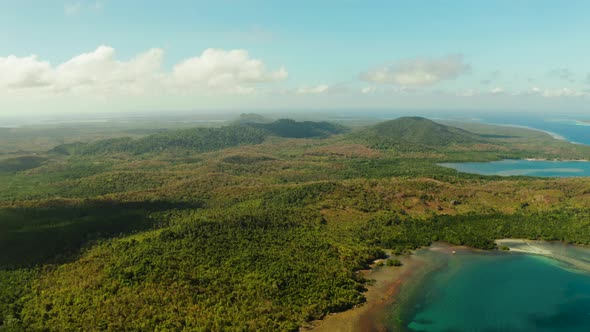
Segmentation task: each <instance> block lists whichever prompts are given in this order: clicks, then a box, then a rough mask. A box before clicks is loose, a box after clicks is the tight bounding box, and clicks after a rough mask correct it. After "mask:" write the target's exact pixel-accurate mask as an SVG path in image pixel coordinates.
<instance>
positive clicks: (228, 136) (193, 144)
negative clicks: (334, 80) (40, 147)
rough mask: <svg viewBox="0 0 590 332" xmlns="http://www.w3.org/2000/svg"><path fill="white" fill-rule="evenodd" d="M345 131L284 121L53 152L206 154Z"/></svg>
mask: <svg viewBox="0 0 590 332" xmlns="http://www.w3.org/2000/svg"><path fill="white" fill-rule="evenodd" d="M344 131H345V128H344V127H342V126H339V125H335V124H332V123H329V122H313V121H303V122H297V121H294V120H289V119H281V120H277V121H275V122H272V123H247V124H237V125H230V126H226V127H220V128H192V129H183V130H173V131H165V132H161V133H157V134H153V135H149V136H146V137H142V138H139V139H132V138H129V137H123V138H112V139H106V140H100V141H96V142H92V143H71V144H63V145H60V146H57V147H55V148H54V149H53V150H52V152H56V153H60V154H86V155H90V154H102V153H117V152H127V153H133V154H143V153H152V152H160V151H166V150H177V149H187V150H191V151H195V152H207V151H215V150H221V149H225V148H230V147H234V146H239V145H252V144H260V143H262V142H263V141H264V139H265V138H266V137H268V136H279V137H285V138H322V137H328V136H330V135H333V134H337V133H341V132H344Z"/></svg>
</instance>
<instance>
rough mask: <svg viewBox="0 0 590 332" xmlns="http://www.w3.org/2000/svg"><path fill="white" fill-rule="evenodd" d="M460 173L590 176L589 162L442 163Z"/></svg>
mask: <svg viewBox="0 0 590 332" xmlns="http://www.w3.org/2000/svg"><path fill="white" fill-rule="evenodd" d="M439 165H440V166H444V167H449V168H454V169H456V170H458V171H459V172H464V173H473V174H481V175H500V176H512V175H524V176H538V177H577V176H590V162H587V161H545V160H500V161H490V162H469V163H441V164H439ZM589 331H590V330H589Z"/></svg>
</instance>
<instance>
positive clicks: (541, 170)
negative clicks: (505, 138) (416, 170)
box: [439, 159, 590, 177]
mask: <svg viewBox="0 0 590 332" xmlns="http://www.w3.org/2000/svg"><path fill="white" fill-rule="evenodd" d="M439 165H440V166H444V167H449V168H454V169H456V170H457V171H459V172H463V173H473V174H481V175H500V176H513V175H526V176H538V177H578V176H590V162H587V161H548V160H513V159H507V160H500V161H490V162H469V163H440V164H439Z"/></svg>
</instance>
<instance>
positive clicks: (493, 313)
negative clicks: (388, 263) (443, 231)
mask: <svg viewBox="0 0 590 332" xmlns="http://www.w3.org/2000/svg"><path fill="white" fill-rule="evenodd" d="M505 244H508V245H509V246H510V247H513V248H514V250H513V251H512V252H498V251H496V252H489V251H487V252H486V251H476V250H470V249H465V248H450V247H445V246H436V245H435V246H434V247H433V248H429V249H423V250H420V251H418V252H417V253H416V255H418V256H421V257H422V258H424V259H427V260H429V261H430V262H431V271H430V272H428V273H426V274H425V276H424V277H422V278H421V279H422V280H419V281H415V282H416V286H415V287H410V288H408V289H407V291H406V294H402V295H403V296H402V297H403V298H404V300H403V301H404V303H403V304H402V305H401V306H398V307H396V308H395V310H392V313H391V315H390V317H389V322H388V324H387V325H389V327H391V328H392V329H399V328H400V327H402V328H403V329H406V330H408V331H482V332H488V331H509V332H510V331H514V332H520V331H547V332H549V331H572V332H578V331H580V332H582V331H584V332H587V331H589V327H590V270H588V268H589V265H588V262H590V249H586V248H580V247H572V246H566V245H563V244H549V243H533V245H532V246H531V242H526V243H524V242H523V243H520V242H518V241H516V242H509V243H505ZM531 248H532V249H531ZM453 251H455V254H453V253H452V252H453ZM517 251H518V252H517ZM531 252H535V254H533V253H531ZM539 253H542V254H539ZM400 308H403V309H400ZM394 311H395V312H394Z"/></svg>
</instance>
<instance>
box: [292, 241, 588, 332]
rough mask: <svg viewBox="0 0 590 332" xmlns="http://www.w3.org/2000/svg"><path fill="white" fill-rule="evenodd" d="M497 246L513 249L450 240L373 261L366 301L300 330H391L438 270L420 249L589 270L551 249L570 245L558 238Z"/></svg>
mask: <svg viewBox="0 0 590 332" xmlns="http://www.w3.org/2000/svg"><path fill="white" fill-rule="evenodd" d="M495 242H496V244H497V245H498V247H500V246H503V245H505V246H507V247H508V248H509V249H510V250H508V251H503V250H498V249H496V250H483V249H476V248H470V247H466V246H459V245H452V244H448V243H442V242H437V243H433V244H432V245H430V246H428V247H423V248H420V249H417V250H415V251H413V252H412V253H411V254H407V255H403V256H399V257H397V258H398V259H400V261H402V263H403V265H402V266H401V267H387V266H381V267H378V266H376V264H372V265H371V268H370V269H368V270H361V271H359V273H362V275H363V277H365V278H367V279H369V280H373V282H372V283H368V284H367V285H366V288H367V291H366V292H365V293H364V296H365V298H366V302H364V303H362V304H359V305H358V306H356V307H354V308H352V309H350V310H346V311H343V312H338V313H332V314H328V315H327V316H326V317H324V318H323V319H321V320H316V321H312V322H310V323H308V324H307V325H306V326H303V327H302V328H300V330H299V331H302V332H306V331H313V332H361V331H362V332H364V331H379V332H381V331H383V332H385V331H388V327H387V325H386V324H387V321H388V318H391V317H394V316H395V314H398V315H399V314H400V313H402V312H401V311H399V312H395V313H394V311H397V310H402V311H403V310H404V309H403V308H402V306H403V303H404V300H407V298H406V297H408V296H411V294H412V293H413V291H414V287H416V286H418V285H419V284H420V282H421V281H423V279H424V277H425V276H426V275H428V274H429V273H430V272H432V271H434V270H436V268H437V267H436V265H437V264H436V262H433V261H431V260H429V258H428V255H421V254H420V253H419V252H420V251H421V250H426V252H428V251H431V252H442V253H445V254H447V255H449V256H452V255H454V254H456V253H457V254H461V253H465V252H490V253H493V252H496V253H501V254H507V255H509V254H510V253H515V254H527V255H535V256H539V257H544V258H547V259H551V260H553V261H554V262H556V263H557V264H561V265H562V268H564V269H568V270H572V271H577V272H578V273H579V272H583V273H590V260H584V259H578V258H576V257H575V256H574V255H573V254H572V253H569V252H565V251H564V252H563V253H562V252H558V251H557V250H554V248H551V246H553V245H559V246H558V247H556V248H559V249H562V250H561V251H563V248H567V246H568V245H567V244H565V243H562V242H559V241H542V240H527V239H497V240H496V241H495ZM572 248H581V249H590V247H588V246H582V245H580V246H576V245H572Z"/></svg>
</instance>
